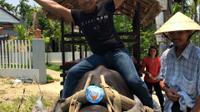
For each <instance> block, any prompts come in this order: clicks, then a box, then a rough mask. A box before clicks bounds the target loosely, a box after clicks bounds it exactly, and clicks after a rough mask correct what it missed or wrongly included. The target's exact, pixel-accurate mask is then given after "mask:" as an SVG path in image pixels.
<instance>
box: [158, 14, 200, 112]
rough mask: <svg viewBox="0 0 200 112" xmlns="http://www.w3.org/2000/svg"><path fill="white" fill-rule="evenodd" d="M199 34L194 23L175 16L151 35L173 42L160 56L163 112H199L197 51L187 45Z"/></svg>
mask: <svg viewBox="0 0 200 112" xmlns="http://www.w3.org/2000/svg"><path fill="white" fill-rule="evenodd" d="M199 30H200V26H199V25H198V24H197V23H196V22H194V21H193V20H192V19H190V18H189V17H187V16H185V15H184V14H182V13H181V12H177V13H176V14H175V15H173V16H172V17H171V18H170V19H169V20H168V21H167V22H165V23H164V24H163V25H162V26H161V27H160V28H159V29H158V30H157V31H156V32H155V34H162V35H164V36H165V37H166V38H168V39H169V40H170V41H171V42H173V47H172V48H169V49H167V50H165V51H164V52H163V53H162V56H161V70H160V75H159V77H160V78H161V79H162V81H161V83H160V86H161V88H162V89H163V90H164V91H165V94H166V99H165V103H164V112H190V111H191V112H200V49H199V48H198V47H196V46H195V45H193V44H192V43H191V42H190V38H191V36H192V35H193V34H194V33H195V32H197V31H199Z"/></svg>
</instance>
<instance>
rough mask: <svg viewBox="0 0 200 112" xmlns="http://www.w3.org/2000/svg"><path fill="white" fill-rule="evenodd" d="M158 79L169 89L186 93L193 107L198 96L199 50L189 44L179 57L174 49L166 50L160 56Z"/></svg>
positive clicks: (199, 80) (199, 85) (199, 81)
mask: <svg viewBox="0 0 200 112" xmlns="http://www.w3.org/2000/svg"><path fill="white" fill-rule="evenodd" d="M160 78H162V79H164V80H165V82H166V83H167V85H168V86H169V87H172V88H175V89H176V90H177V91H179V92H184V93H186V95H188V96H189V97H190V98H191V99H192V103H193V104H190V105H194V104H195V100H196V98H197V96H199V95H200V48H198V47H196V46H194V45H193V44H191V43H190V44H188V46H187V47H186V48H185V50H184V51H183V52H182V53H181V55H180V56H179V57H177V56H176V54H175V48H174V47H172V48H170V49H167V50H166V51H165V52H163V54H162V56H161V69H160ZM166 102H167V100H166ZM166 102H165V103H166Z"/></svg>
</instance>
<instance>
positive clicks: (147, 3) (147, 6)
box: [54, 0, 161, 27]
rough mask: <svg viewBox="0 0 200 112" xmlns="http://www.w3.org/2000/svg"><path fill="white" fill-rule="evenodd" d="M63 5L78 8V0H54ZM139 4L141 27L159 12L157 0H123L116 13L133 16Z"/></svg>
mask: <svg viewBox="0 0 200 112" xmlns="http://www.w3.org/2000/svg"><path fill="white" fill-rule="evenodd" d="M54 1H56V2H58V3H60V4H61V5H63V6H65V7H69V5H71V6H73V8H79V6H78V3H77V2H78V0H54ZM101 1H102V0H101ZM137 3H139V4H140V23H141V25H142V26H143V27H145V26H147V25H149V24H150V23H152V22H153V21H154V19H155V17H156V16H157V15H158V14H159V13H160V12H161V6H160V4H159V2H158V1H157V0H125V1H124V3H123V4H122V6H121V7H120V8H119V9H118V11H117V13H120V14H123V15H127V16H128V17H130V18H133V16H134V14H135V9H136V4H137Z"/></svg>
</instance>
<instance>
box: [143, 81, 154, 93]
mask: <svg viewBox="0 0 200 112" xmlns="http://www.w3.org/2000/svg"><path fill="white" fill-rule="evenodd" d="M144 82H145V84H146V85H147V88H148V90H149V93H150V94H151V95H152V94H153V88H152V84H151V83H149V82H147V81H144Z"/></svg>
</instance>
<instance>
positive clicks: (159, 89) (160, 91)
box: [154, 82, 164, 110]
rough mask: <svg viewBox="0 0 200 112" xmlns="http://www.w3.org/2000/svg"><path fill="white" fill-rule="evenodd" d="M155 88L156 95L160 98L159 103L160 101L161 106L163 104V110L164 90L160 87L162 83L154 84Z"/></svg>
mask: <svg viewBox="0 0 200 112" xmlns="http://www.w3.org/2000/svg"><path fill="white" fill-rule="evenodd" d="M154 90H155V91H156V95H157V97H158V100H159V103H160V106H161V109H162V110H163V108H164V107H163V103H164V96H163V94H162V90H161V88H160V84H159V82H157V83H155V84H154Z"/></svg>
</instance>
